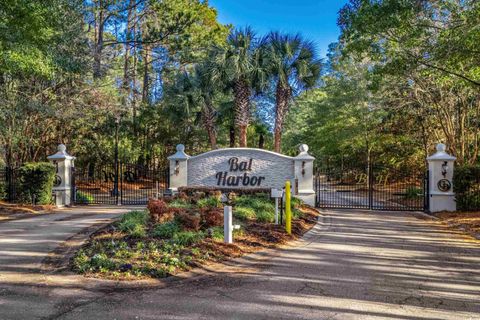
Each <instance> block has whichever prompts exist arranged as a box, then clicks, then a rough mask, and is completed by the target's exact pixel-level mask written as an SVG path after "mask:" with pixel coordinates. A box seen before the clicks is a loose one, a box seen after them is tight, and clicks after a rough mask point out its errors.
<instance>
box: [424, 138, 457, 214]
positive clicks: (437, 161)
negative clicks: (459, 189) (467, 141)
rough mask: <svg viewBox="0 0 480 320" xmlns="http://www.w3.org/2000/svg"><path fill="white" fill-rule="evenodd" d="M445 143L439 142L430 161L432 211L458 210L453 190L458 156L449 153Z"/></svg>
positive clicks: (429, 177) (429, 190)
mask: <svg viewBox="0 0 480 320" xmlns="http://www.w3.org/2000/svg"><path fill="white" fill-rule="evenodd" d="M445 150H446V146H445V145H444V144H443V143H439V144H437V152H436V153H435V154H433V155H431V156H430V157H428V158H427V161H428V193H427V194H428V195H429V198H428V201H429V202H428V203H429V206H428V207H429V211H430V212H439V211H456V210H457V204H456V202H455V193H454V192H453V167H454V162H455V160H456V159H457V158H455V157H454V156H451V155H449V154H448V153H447V152H446V151H445Z"/></svg>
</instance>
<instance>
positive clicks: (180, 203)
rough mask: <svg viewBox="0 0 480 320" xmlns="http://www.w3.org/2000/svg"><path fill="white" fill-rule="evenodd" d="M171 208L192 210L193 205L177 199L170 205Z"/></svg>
mask: <svg viewBox="0 0 480 320" xmlns="http://www.w3.org/2000/svg"><path fill="white" fill-rule="evenodd" d="M168 206H169V207H170V208H184V209H190V208H191V207H192V205H191V204H190V203H188V202H187V201H185V200H183V199H175V200H173V201H172V202H170V203H169V204H168Z"/></svg>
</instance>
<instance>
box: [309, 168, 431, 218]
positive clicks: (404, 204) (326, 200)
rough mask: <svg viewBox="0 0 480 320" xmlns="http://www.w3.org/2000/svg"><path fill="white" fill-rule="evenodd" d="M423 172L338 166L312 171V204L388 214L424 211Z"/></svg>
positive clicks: (425, 201)
mask: <svg viewBox="0 0 480 320" xmlns="http://www.w3.org/2000/svg"><path fill="white" fill-rule="evenodd" d="M427 177H428V174H427V172H426V171H425V170H424V169H423V168H422V169H412V168H410V169H405V170H397V169H394V168H391V167H388V166H380V165H364V166H362V165H361V164H356V165H341V166H339V167H323V168H318V169H317V170H316V175H315V191H316V205H317V207H321V208H357V209H370V210H391V211H394V210H396V211H426V210H428V207H427V206H428V196H427V193H428V183H427Z"/></svg>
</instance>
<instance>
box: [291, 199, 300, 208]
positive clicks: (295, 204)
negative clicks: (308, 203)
mask: <svg viewBox="0 0 480 320" xmlns="http://www.w3.org/2000/svg"><path fill="white" fill-rule="evenodd" d="M291 202H292V207H299V206H301V205H303V200H302V199H299V198H295V197H292V201H291Z"/></svg>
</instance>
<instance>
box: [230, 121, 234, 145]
mask: <svg viewBox="0 0 480 320" xmlns="http://www.w3.org/2000/svg"><path fill="white" fill-rule="evenodd" d="M230 148H235V126H230Z"/></svg>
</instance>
